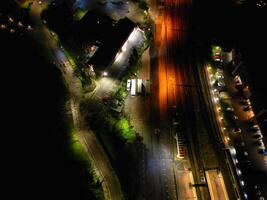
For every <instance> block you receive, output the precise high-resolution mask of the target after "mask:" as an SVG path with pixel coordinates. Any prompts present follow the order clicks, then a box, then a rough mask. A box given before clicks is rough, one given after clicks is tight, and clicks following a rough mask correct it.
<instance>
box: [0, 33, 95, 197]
mask: <svg viewBox="0 0 267 200" xmlns="http://www.w3.org/2000/svg"><path fill="white" fill-rule="evenodd" d="M0 44H1V45H0V52H1V64H0V66H1V79H0V80H1V124H2V126H1V135H2V138H1V147H2V148H3V150H2V151H1V153H2V154H3V156H1V161H0V162H1V167H2V168H3V169H2V170H1V182H2V184H1V185H2V189H1V190H2V191H3V192H4V193H1V196H2V195H3V196H4V195H7V196H6V197H5V198H4V197H3V198H1V199H18V198H19V199H75V200H80V199H87V200H88V199H95V198H94V197H93V195H92V193H91V192H90V190H89V183H88V182H89V181H90V179H91V178H92V177H90V175H88V172H87V171H86V168H85V165H84V163H82V162H81V161H79V160H75V159H74V158H73V157H72V154H71V153H70V151H69V149H68V147H69V130H68V128H67V126H66V122H65V121H64V114H63V113H64V103H65V100H66V98H67V93H66V90H65V87H64V85H63V82H62V79H61V74H60V72H59V71H58V70H57V69H56V68H55V66H53V65H52V64H50V63H47V62H46V61H45V59H44V57H43V56H42V54H44V52H42V51H40V48H39V47H38V45H37V44H36V43H35V42H34V41H32V40H31V39H30V38H29V37H27V36H26V35H24V36H20V37H19V36H18V35H17V34H14V35H11V34H9V33H5V32H4V31H0ZM5 193H6V194H5Z"/></svg>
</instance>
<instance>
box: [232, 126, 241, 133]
mask: <svg viewBox="0 0 267 200" xmlns="http://www.w3.org/2000/svg"><path fill="white" fill-rule="evenodd" d="M233 132H234V133H236V134H237V133H241V132H242V130H241V128H238V127H235V128H234V129H233Z"/></svg>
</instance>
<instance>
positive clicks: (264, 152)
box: [259, 149, 267, 156]
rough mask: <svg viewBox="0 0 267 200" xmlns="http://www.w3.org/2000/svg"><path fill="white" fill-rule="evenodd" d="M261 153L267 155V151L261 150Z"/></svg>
mask: <svg viewBox="0 0 267 200" xmlns="http://www.w3.org/2000/svg"><path fill="white" fill-rule="evenodd" d="M259 153H260V154H262V155H264V156H266V155H267V151H266V149H260V150H259Z"/></svg>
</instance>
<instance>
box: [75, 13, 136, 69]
mask: <svg viewBox="0 0 267 200" xmlns="http://www.w3.org/2000/svg"><path fill="white" fill-rule="evenodd" d="M135 27H136V24H135V23H134V22H132V21H131V20H129V19H128V18H124V19H121V20H119V21H114V20H112V19H111V18H110V17H108V16H107V15H104V14H102V13H100V12H97V11H88V13H87V14H86V15H85V16H84V17H83V18H82V19H81V20H80V21H79V22H78V23H77V24H76V25H75V26H74V29H73V35H74V38H75V40H76V41H78V42H79V43H80V44H81V45H82V46H83V47H84V48H88V47H87V46H89V45H91V46H92V45H93V46H96V47H97V50H96V51H95V52H94V54H93V55H92V57H91V58H90V59H89V60H88V65H93V66H94V70H95V71H101V70H103V69H105V68H106V67H107V66H108V65H109V64H110V63H112V61H113V60H114V59H115V57H116V54H117V52H118V51H119V50H120V49H121V48H122V46H123V44H124V43H125V41H126V40H127V38H128V37H129V35H130V34H131V33H132V31H133V30H134V28H135ZM89 48H90V47H89Z"/></svg>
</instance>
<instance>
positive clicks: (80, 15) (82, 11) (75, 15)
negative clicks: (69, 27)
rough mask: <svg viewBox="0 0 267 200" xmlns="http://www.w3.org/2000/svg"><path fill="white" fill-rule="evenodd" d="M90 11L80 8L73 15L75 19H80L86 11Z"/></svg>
mask: <svg viewBox="0 0 267 200" xmlns="http://www.w3.org/2000/svg"><path fill="white" fill-rule="evenodd" d="M87 12H88V10H78V11H76V12H75V13H74V15H73V19H74V21H80V20H81V19H82V18H83V17H84V15H86V13H87Z"/></svg>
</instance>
